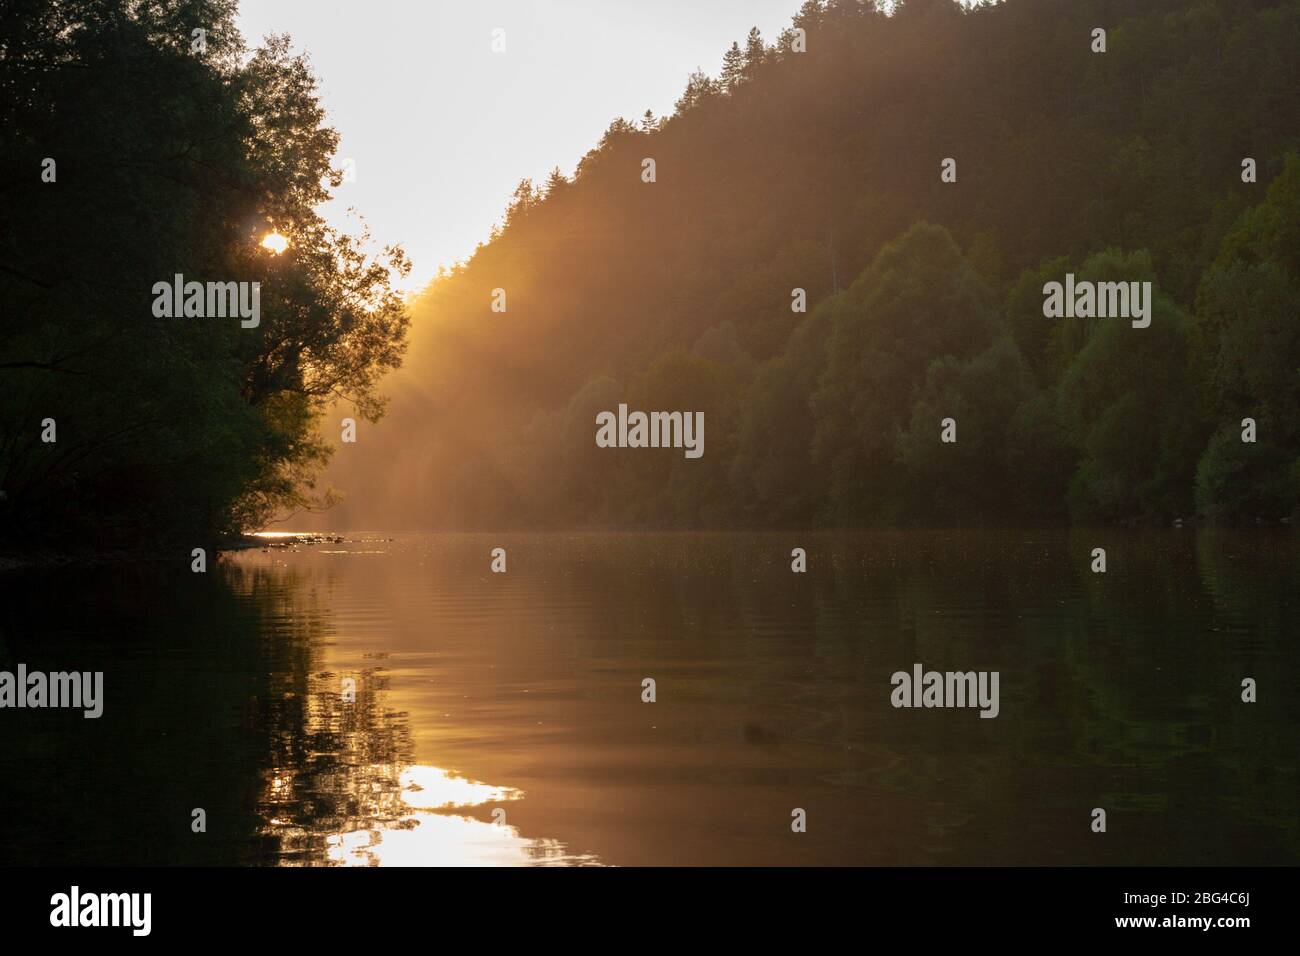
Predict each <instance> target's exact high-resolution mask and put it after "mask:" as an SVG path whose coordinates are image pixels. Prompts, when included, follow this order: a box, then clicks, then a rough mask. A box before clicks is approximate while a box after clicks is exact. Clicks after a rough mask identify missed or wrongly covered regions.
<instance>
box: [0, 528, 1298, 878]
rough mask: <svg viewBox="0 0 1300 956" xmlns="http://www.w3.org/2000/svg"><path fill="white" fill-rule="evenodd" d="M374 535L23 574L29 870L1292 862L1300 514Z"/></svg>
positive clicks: (16, 840) (20, 719)
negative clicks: (967, 699)
mask: <svg viewBox="0 0 1300 956" xmlns="http://www.w3.org/2000/svg"><path fill="white" fill-rule="evenodd" d="M345 538H346V541H345V542H343V543H326V544H317V545H314V546H302V547H298V548H296V549H271V550H268V551H266V552H258V551H252V552H244V553H240V554H236V555H228V556H226V557H225V558H223V559H222V560H221V561H220V562H219V563H216V564H214V566H212V567H211V568H210V569H209V571H208V573H207V574H204V575H199V574H192V573H190V572H189V570H188V569H189V556H188V553H186V554H181V555H177V558H176V561H175V562H174V566H172V567H111V568H102V569H97V570H94V571H87V570H85V569H79V570H64V571H58V572H50V571H41V572H9V573H6V574H0V669H4V670H11V671H12V670H14V669H15V668H16V666H17V664H18V663H19V662H22V663H25V664H26V665H27V667H28V668H29V670H45V671H57V670H72V669H75V670H102V671H104V674H105V676H104V681H105V690H104V696H105V704H104V715H103V716H102V717H101V718H100V719H98V720H87V719H84V718H83V717H82V716H81V713H80V712H76V711H51V710H43V711H36V710H14V709H4V710H0V863H73V862H77V863H85V862H90V863H150V864H186V863H231V864H236V863H238V864H246V863H265V864H290V865H303V864H309V865H310V864H375V863H379V864H507V865H508V864H583V863H592V864H618V865H635V864H807V863H830V864H1010V863H1025V864H1107V863H1129V864H1211V863H1214V864H1277V863H1296V862H1298V861H1300V837H1298V836H1297V815H1298V813H1300V766H1298V764H1300V732H1298V731H1297V728H1298V727H1300V721H1298V719H1297V718H1300V693H1298V691H1297V680H1298V679H1300V666H1298V663H1300V650H1298V649H1297V643H1296V638H1297V633H1298V632H1300V627H1298V626H1297V624H1298V622H1300V600H1298V599H1297V593H1298V592H1300V587H1298V585H1300V544H1298V543H1297V538H1296V536H1294V535H1286V534H1281V535H1279V534H1272V533H1267V534H1266V533H1259V534H1240V535H1237V534H1225V533H1217V534H1216V533H1208V532H1199V533H1198V532H1193V531H1174V530H1171V531H1169V532H1161V533H1150V534H1134V533H1119V532H1109V531H1108V532H1104V533H1087V532H1069V533H1065V532H1061V533H1025V532H1017V533H988V532H962V533H921V532H904V533H890V534H856V535H814V534H801V533H796V534H763V535H755V534H644V535H639V534H579V535H428V536H415V535H411V536H395V537H394V538H390V537H389V536H388V535H383V536H380V535H345ZM496 547H503V548H505V549H506V551H507V562H508V564H507V568H508V571H507V573H505V574H493V573H491V572H490V570H489V564H490V560H491V558H490V552H491V550H492V549H493V548H496ZM793 547H804V548H806V549H807V552H808V571H807V573H806V574H793V573H792V572H791V570H790V550H791V548H793ZM1094 547H1105V548H1106V550H1107V565H1108V567H1107V572H1106V573H1105V574H1093V573H1091V571H1090V570H1089V565H1090V562H1091V558H1090V552H1091V550H1092V548H1094ZM915 663H921V664H923V665H924V666H925V668H926V669H935V670H940V671H948V670H954V671H955V670H961V671H967V670H977V671H978V670H988V671H998V672H999V675H1000V681H999V692H1000V700H999V704H1000V713H999V715H998V717H996V718H995V719H981V718H980V717H979V716H978V711H977V710H974V709H928V710H927V709H895V708H894V707H892V706H891V705H890V693H891V690H892V687H891V685H890V675H891V674H893V673H894V672H895V671H899V670H907V671H910V670H911V669H912V666H913V664H915ZM647 677H650V678H653V679H654V680H655V681H656V696H657V700H656V702H654V703H644V702H643V701H642V681H643V679H645V678H647ZM1247 677H1251V678H1254V679H1255V680H1256V681H1257V683H1258V702H1257V703H1243V702H1242V700H1241V683H1242V680H1243V679H1244V678H1247ZM348 680H351V681H354V682H355V699H354V700H349V699H347V696H348V695H347V693H346V692H347V689H348V687H349V685H348V683H347V681H348ZM1097 807H1100V808H1104V809H1105V810H1106V813H1107V819H1106V832H1105V833H1094V832H1092V829H1091V824H1092V820H1093V816H1092V811H1093V809H1094V808H1097ZM196 808H202V809H203V810H204V812H205V814H206V825H207V829H206V832H203V833H195V832H193V830H192V826H191V821H192V819H193V811H194V810H195V809H196ZM796 808H798V809H802V810H804V811H805V812H806V818H807V832H804V833H795V832H792V829H791V821H792V812H793V811H794V810H795V809H796Z"/></svg>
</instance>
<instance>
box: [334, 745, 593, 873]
mask: <svg viewBox="0 0 1300 956" xmlns="http://www.w3.org/2000/svg"><path fill="white" fill-rule="evenodd" d="M401 779H402V783H403V789H402V802H403V803H405V804H406V805H408V806H410V807H412V808H413V809H415V810H416V812H415V813H412V814H409V815H407V816H405V817H402V818H401V819H399V820H396V821H393V823H392V825H391V826H388V827H386V828H384V829H382V830H376V829H369V830H351V831H348V832H344V833H336V834H331V835H330V836H329V837H327V838H326V845H327V847H328V850H327V856H328V860H329V862H330V863H334V864H341V865H344V866H539V865H541V866H565V865H573V864H592V863H596V862H598V861H597V860H596V859H595V858H594V857H589V856H573V855H571V854H569V853H568V852H567V851H566V850H565V847H564V844H562V843H560V842H559V841H558V840H535V839H530V838H528V837H525V836H523V835H522V834H521V833H520V832H519V830H518V829H517V828H515V827H513V826H509V825H507V824H505V823H495V822H493V823H488V822H485V821H483V820H477V819H475V818H473V817H466V816H459V815H452V814H443V813H434V812H429V811H431V810H436V809H445V808H449V807H455V808H463V807H479V806H485V805H487V804H491V803H501V802H505V801H510V800H518V799H521V798H522V797H523V792H522V791H520V790H516V789H514V788H513V787H494V786H492V785H490V784H485V783H479V782H477V781H474V780H469V779H467V778H465V777H458V776H455V775H453V774H452V773H450V772H448V771H446V770H442V769H440V768H438V767H426V766H411V767H407V768H406V770H404V771H403V772H402V776H401Z"/></svg>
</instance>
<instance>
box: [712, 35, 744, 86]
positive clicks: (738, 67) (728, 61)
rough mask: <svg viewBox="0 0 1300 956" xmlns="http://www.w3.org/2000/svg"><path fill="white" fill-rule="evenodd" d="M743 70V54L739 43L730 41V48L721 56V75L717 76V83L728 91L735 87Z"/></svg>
mask: <svg viewBox="0 0 1300 956" xmlns="http://www.w3.org/2000/svg"><path fill="white" fill-rule="evenodd" d="M744 72H745V54H744V53H743V52H741V49H740V44H739V43H736V42H735V41H732V44H731V49H730V50H728V51H727V52H726V53H725V54H724V55H723V57H722V75H721V76H720V77H718V83H719V85H720V86H721V87H722V88H723V90H725V91H726V92H728V93H730V92H731V91H732V90H733V89H735V88H736V84H738V83H739V82H740V79H741V77H742V76H743V75H744Z"/></svg>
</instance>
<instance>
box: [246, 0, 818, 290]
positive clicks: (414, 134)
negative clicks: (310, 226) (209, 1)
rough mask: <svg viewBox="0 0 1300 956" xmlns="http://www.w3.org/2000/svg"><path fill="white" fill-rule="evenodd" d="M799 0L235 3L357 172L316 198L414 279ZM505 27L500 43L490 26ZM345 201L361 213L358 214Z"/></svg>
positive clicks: (782, 17)
mask: <svg viewBox="0 0 1300 956" xmlns="http://www.w3.org/2000/svg"><path fill="white" fill-rule="evenodd" d="M800 5H801V0H454V2H453V0H366V2H364V3H357V2H349V0H243V2H242V3H241V12H240V17H239V24H240V30H241V32H242V33H243V34H244V38H245V40H246V41H247V42H248V43H249V44H250V45H258V44H259V43H260V42H261V39H262V37H264V36H265V35H266V34H268V33H288V34H289V35H290V37H291V38H292V40H293V48H294V50H295V51H297V52H305V53H306V54H307V55H308V57H309V59H310V61H311V63H312V66H313V69H314V71H315V73H316V75H317V77H318V79H319V81H320V91H319V92H320V98H321V102H322V104H323V105H324V106H325V108H326V110H327V111H328V114H329V120H328V122H329V123H330V125H332V126H333V127H334V128H335V129H337V130H338V131H339V133H340V136H341V139H340V143H339V149H338V153H337V158H338V160H339V161H342V160H351V161H352V167H353V169H354V170H355V179H354V180H352V181H349V182H346V183H344V184H343V185H342V186H341V187H339V189H338V190H336V192H335V198H334V199H333V200H332V201H331V202H329V203H328V204H326V205H325V206H323V207H322V208H321V213H322V214H323V215H324V216H325V218H326V219H327V221H329V222H330V223H331V224H333V225H335V226H337V227H339V228H342V229H344V230H346V231H348V232H353V233H355V232H357V231H359V229H360V226H361V221H360V220H358V218H356V214H358V213H359V214H360V216H361V217H362V218H363V219H364V222H365V225H367V226H369V228H370V232H371V235H372V238H373V240H374V242H375V243H376V245H382V244H386V243H389V242H397V243H400V244H401V245H402V246H403V248H405V250H406V254H407V256H408V257H409V258H410V259H411V260H412V263H413V269H412V271H411V275H410V276H409V277H408V278H407V279H406V280H405V281H404V282H403V283H402V286H403V287H404V288H405V289H407V290H410V291H416V290H418V289H420V288H422V287H423V286H424V285H425V284H426V283H427V282H428V281H429V280H430V279H432V278H433V277H434V276H435V275H436V274H437V271H438V267H439V265H440V264H442V265H447V266H451V265H452V264H454V263H455V262H457V261H460V260H464V259H466V258H468V257H469V255H470V254H471V253H472V252H473V251H474V247H475V245H476V244H477V243H479V242H480V241H485V240H486V239H487V238H488V233H489V231H490V229H491V228H492V224H493V223H495V222H498V221H499V220H500V219H501V216H502V214H503V212H504V210H505V206H506V203H507V201H508V199H509V197H510V194H511V193H512V192H513V191H514V188H515V186H516V185H517V184H518V182H519V180H520V179H523V178H524V177H530V178H532V179H533V180H534V182H541V181H542V180H544V179H545V178H546V176H547V174H549V172H550V171H551V169H553V168H554V167H556V166H558V167H559V168H560V169H561V171H562V172H564V173H565V175H572V173H573V170H574V167H575V166H576V165H577V163H578V160H579V159H581V158H582V156H583V154H584V153H586V152H587V150H589V149H591V148H592V147H594V146H595V145H596V143H597V142H598V141H599V139H600V136H601V134H602V133H603V132H604V131H605V128H606V127H607V126H608V125H609V123H610V121H611V120H613V119H614V118H615V117H616V116H623V117H625V118H627V119H632V120H635V119H639V118H640V117H641V114H642V113H644V112H645V110H646V109H651V110H653V111H654V113H655V115H656V116H660V115H663V114H666V113H670V112H672V108H673V103H674V101H675V100H676V99H677V98H678V97H679V96H680V95H681V92H682V90H683V88H685V86H686V78H687V76H688V74H690V73H691V71H693V70H695V69H696V68H702V69H704V70H705V71H706V72H707V73H709V74H710V75H713V76H716V75H717V73H718V71H719V69H720V67H721V63H722V54H723V52H724V51H725V50H726V49H727V47H729V46H730V45H731V42H732V41H733V40H737V41H740V42H741V45H742V46H743V45H744V39H745V36H746V34H747V33H748V32H749V28H750V27H752V26H757V27H758V28H759V29H760V30H762V32H763V36H764V38H765V39H766V40H767V41H768V42H769V43H771V42H773V41H774V40H775V39H776V37H777V35H778V34H779V33H780V32H781V30H782V29H784V28H785V27H787V26H789V24H790V19H791V17H793V15H794V13H795V11H797V10H798V8H799V7H800ZM497 29H500V30H504V31H505V32H504V41H505V50H504V52H499V53H497V52H493V50H492V44H493V31H494V30H497ZM350 210H355V213H354V212H351V211H350Z"/></svg>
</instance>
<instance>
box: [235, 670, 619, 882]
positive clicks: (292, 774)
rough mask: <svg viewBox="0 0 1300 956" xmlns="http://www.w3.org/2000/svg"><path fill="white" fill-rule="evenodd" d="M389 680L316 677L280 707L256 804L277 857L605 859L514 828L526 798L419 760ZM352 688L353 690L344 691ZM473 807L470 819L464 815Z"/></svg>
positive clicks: (306, 861) (502, 861) (294, 861)
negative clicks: (511, 820) (510, 810)
mask: <svg viewBox="0 0 1300 956" xmlns="http://www.w3.org/2000/svg"><path fill="white" fill-rule="evenodd" d="M388 681H389V677H388V675H386V674H384V673H382V672H381V671H378V670H375V669H368V670H362V671H360V672H354V673H353V675H352V676H346V675H343V674H337V673H316V674H314V675H312V676H311V677H310V678H309V679H308V681H307V682H306V685H305V686H303V685H299V686H298V688H290V687H286V688H285V693H284V695H283V696H282V697H281V698H280V699H279V700H278V701H277V702H276V704H277V706H276V707H274V708H273V709H272V714H273V715H274V717H275V722H276V727H275V733H274V740H275V743H276V746H275V752H274V753H273V755H272V756H273V759H272V765H271V767H270V768H268V769H267V770H266V771H265V772H264V774H263V778H262V787H261V796H260V800H259V812H260V816H261V819H262V824H261V832H262V834H263V836H264V837H266V838H268V839H269V840H270V841H271V846H272V848H273V850H272V855H273V857H274V858H275V859H276V861H278V862H279V863H281V864H282V865H296V866H321V865H324V866H538V865H551V866H555V865H559V866H563V865H574V864H596V863H598V862H599V861H598V860H597V859H596V858H595V857H591V856H574V855H571V854H570V853H569V852H568V850H567V848H566V847H565V845H564V844H563V843H561V842H560V841H558V840H552V839H535V838H531V837H527V836H524V835H523V834H522V833H521V832H520V831H519V829H518V828H516V827H514V826H511V825H509V824H508V823H507V821H506V819H505V818H504V817H503V816H502V813H503V812H504V809H505V807H506V806H507V805H510V804H512V803H517V802H518V801H521V800H522V799H523V798H524V791H522V790H520V789H518V788H515V787H507V786H498V785H493V784H488V783H482V782H480V781H477V780H473V779H471V778H469V777H467V776H464V775H462V774H460V773H457V772H456V771H453V770H447V769H443V768H441V767H436V766H431V765H428V764H422V763H417V762H415V760H414V759H413V757H412V747H411V742H410V730H409V726H408V719H409V718H408V715H407V714H406V713H405V712H398V711H394V710H393V709H391V708H389V707H387V706H385V705H384V703H383V700H384V699H385V698H386V697H387V688H388ZM344 686H347V687H349V688H352V689H354V691H355V693H354V694H353V695H352V696H348V695H345V694H342V693H340V689H341V688H343V687H344ZM304 691H305V693H304ZM471 809H473V811H474V813H475V815H474V816H470V815H466V813H464V812H463V811H468V810H471ZM453 811H456V812H453ZM498 811H500V812H498ZM478 817H482V818H484V819H478Z"/></svg>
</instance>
